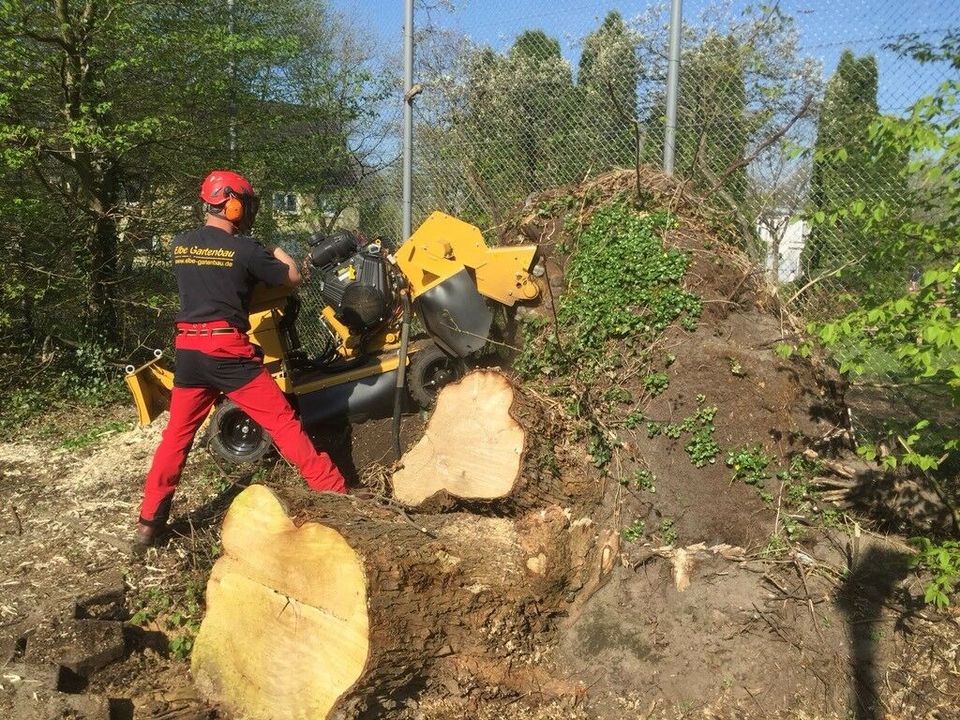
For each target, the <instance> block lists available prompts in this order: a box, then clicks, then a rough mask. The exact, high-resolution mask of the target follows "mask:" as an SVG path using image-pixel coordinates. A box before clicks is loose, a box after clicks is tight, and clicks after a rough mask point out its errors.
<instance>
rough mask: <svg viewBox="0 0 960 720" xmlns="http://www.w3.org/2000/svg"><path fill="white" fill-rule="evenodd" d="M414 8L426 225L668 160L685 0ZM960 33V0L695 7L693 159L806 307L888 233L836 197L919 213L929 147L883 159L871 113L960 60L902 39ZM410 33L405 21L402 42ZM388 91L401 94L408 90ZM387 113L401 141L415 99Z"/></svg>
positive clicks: (379, 196)
mask: <svg viewBox="0 0 960 720" xmlns="http://www.w3.org/2000/svg"><path fill="white" fill-rule="evenodd" d="M393 4H396V5H400V4H401V3H399V1H397V2H396V3H393ZM393 4H391V5H393ZM415 7H416V19H415V65H414V82H415V83H418V84H420V85H421V86H422V88H423V90H422V93H421V94H420V95H419V96H418V97H417V98H416V100H415V104H414V168H413V173H414V176H413V188H414V197H413V202H414V209H413V226H414V228H415V227H416V226H417V224H418V223H419V222H420V221H422V220H423V219H424V218H425V217H426V215H427V214H429V213H430V212H431V211H433V210H436V209H440V210H443V211H445V212H448V213H450V214H453V215H456V216H458V217H461V218H463V219H465V220H468V221H470V222H472V223H475V224H477V225H478V226H479V227H481V229H483V230H484V232H485V233H486V234H487V236H488V237H489V238H493V237H495V236H496V233H497V229H498V228H499V227H500V226H501V225H502V224H503V223H504V222H505V221H506V219H507V217H508V215H509V213H510V212H511V210H512V209H514V208H516V207H517V206H518V205H520V204H522V203H523V202H524V200H525V199H526V198H528V197H529V196H530V195H531V194H534V193H538V192H540V191H543V190H547V189H549V188H553V187H556V186H560V185H564V184H567V183H574V182H580V181H583V180H585V179H588V178H590V177H592V176H596V175H599V174H601V173H603V172H605V171H607V170H610V169H613V168H633V167H635V166H637V165H638V164H649V165H652V166H655V167H660V166H661V163H662V155H663V141H664V124H665V119H664V118H665V114H666V113H665V102H666V101H665V98H666V77H667V64H668V62H667V58H668V36H669V21H670V6H669V3H663V4H660V5H655V6H652V7H651V6H648V5H647V4H645V3H635V2H611V1H609V0H593V1H592V2H577V1H576V0H554V2H551V3H549V4H543V3H531V2H523V1H514V0H485V1H484V2H482V3H481V2H476V1H469V0H468V1H462V2H458V1H453V2H440V3H428V2H417V3H416V6H415ZM348 12H349V11H348ZM378 12H383V13H384V16H385V17H384V19H385V20H386V15H387V14H389V20H390V22H395V21H396V19H397V17H398V16H399V13H398V12H397V8H393V7H391V8H386V7H384V9H383V10H382V11H378ZM374 19H375V20H376V18H374ZM958 32H960V4H957V3H942V2H939V1H938V0H913V1H912V2H909V3H904V2H897V1H896V0H858V1H855V2H849V3H837V2H832V1H830V0H783V1H782V2H772V3H770V4H766V5H763V4H761V5H751V4H748V3H746V2H717V1H712V0H710V1H707V2H691V0H687V2H686V3H685V4H684V15H683V32H682V55H681V70H680V81H679V103H678V108H677V122H676V141H675V154H676V166H675V174H676V175H677V177H678V178H680V179H682V180H684V181H685V182H687V183H688V184H689V186H690V187H691V189H692V190H693V191H694V192H696V193H699V194H700V195H702V196H703V197H704V198H705V200H706V202H707V203H708V204H709V206H710V207H711V209H713V210H717V211H719V212H721V213H723V215H724V216H725V217H727V218H729V220H730V222H731V226H732V227H733V228H735V235H736V240H737V241H738V242H739V244H740V245H741V246H742V247H743V248H744V249H745V250H746V251H747V252H748V253H749V254H750V255H751V256H752V257H753V259H754V260H755V261H756V262H757V263H758V264H760V265H761V266H763V267H764V268H765V269H766V271H767V273H768V276H769V278H770V280H771V281H773V282H774V283H776V284H777V285H779V286H780V294H781V296H782V297H783V299H784V300H785V301H786V302H787V304H788V306H789V307H790V308H791V309H793V310H794V311H796V312H797V313H798V314H800V315H801V316H804V317H806V318H810V319H815V318H818V317H823V316H825V314H827V313H829V312H830V311H835V310H836V308H837V305H836V303H837V298H838V296H840V295H842V294H843V293H851V294H856V292H857V291H858V282H859V281H858V280H857V278H856V275H855V274H854V273H853V272H852V268H855V267H856V266H857V264H858V263H859V262H860V260H861V259H862V258H863V257H864V254H865V253H866V252H867V251H868V250H869V248H870V244H871V242H872V240H871V237H870V234H869V233H867V232H864V230H863V226H862V224H858V223H853V222H849V221H847V220H844V218H843V217H837V216H836V213H835V211H836V209H837V208H840V207H843V206H845V205H849V203H850V202H851V201H854V200H859V201H862V202H863V203H864V205H865V206H866V207H872V206H874V205H876V204H877V203H882V204H883V205H884V206H885V207H886V208H888V209H892V210H893V211H900V212H909V210H910V208H909V207H907V205H908V202H909V200H908V195H909V193H908V189H911V188H908V181H906V180H905V179H904V177H905V173H904V172H903V170H904V165H903V164H904V163H908V162H909V161H910V160H911V159H910V158H892V159H890V158H888V159H885V160H884V162H883V163H878V162H877V161H876V160H875V158H872V157H871V149H870V139H869V137H868V128H869V127H870V125H871V123H872V122H873V121H874V120H876V119H878V118H880V117H883V116H903V115H904V114H905V113H907V112H908V111H909V109H910V107H911V106H912V104H913V103H914V102H916V101H917V100H918V99H919V98H921V97H923V96H925V95H930V94H935V93H936V92H937V87H938V85H939V83H941V82H942V81H943V80H945V79H947V78H948V77H950V74H951V73H956V72H957V71H956V69H955V68H952V67H950V66H949V64H946V63H941V64H936V63H929V64H923V63H919V62H917V61H915V60H914V59H912V58H910V57H908V56H907V55H906V53H905V52H904V48H905V47H909V45H910V44H911V43H915V42H918V41H919V42H931V43H934V44H936V43H939V42H942V41H944V39H945V38H949V37H951V36H952V35H953V36H955V35H956V33H958ZM400 41H401V37H400V35H399V32H398V33H397V34H396V35H394V36H393V37H391V38H389V42H391V43H396V44H395V46H394V47H395V51H396V52H397V53H399V48H400V46H401V43H400ZM388 100H389V102H390V103H394V104H393V107H394V108H399V107H400V106H401V104H402V91H401V90H400V89H395V90H394V92H393V94H392V95H391V97H390V98H389V99H388ZM396 112H397V113H399V110H396ZM386 120H388V123H387V125H389V126H390V128H391V130H390V131H389V132H394V131H395V132H396V135H395V137H396V138H397V140H396V141H395V143H394V144H392V145H391V144H390V143H388V145H389V146H390V147H391V148H392V149H393V150H395V156H396V157H398V156H399V154H400V148H399V144H400V143H399V138H400V136H401V135H400V127H399V123H398V120H399V115H391V116H389V117H388V118H386ZM385 127H386V125H385ZM398 165H399V163H385V164H384V166H385V167H389V168H390V169H389V170H388V171H385V172H380V173H379V174H377V175H376V176H374V178H375V179H374V180H373V181H369V180H368V181H367V184H368V187H369V190H370V192H369V193H368V194H367V195H366V196H365V197H364V199H363V201H362V203H361V212H360V218H359V226H360V228H361V230H363V231H365V232H366V233H367V234H383V235H386V236H388V237H392V238H397V237H398V236H399V231H398V229H399V222H400V209H399V198H400V187H401V182H400V175H399V170H398ZM912 190H914V191H915V190H916V188H912ZM915 273H916V270H915V269H914V268H911V267H910V264H909V259H906V258H905V259H904V260H903V263H902V266H899V267H891V268H890V276H891V281H892V282H893V283H894V284H896V283H902V284H908V283H909V282H910V281H911V275H914V274H915Z"/></svg>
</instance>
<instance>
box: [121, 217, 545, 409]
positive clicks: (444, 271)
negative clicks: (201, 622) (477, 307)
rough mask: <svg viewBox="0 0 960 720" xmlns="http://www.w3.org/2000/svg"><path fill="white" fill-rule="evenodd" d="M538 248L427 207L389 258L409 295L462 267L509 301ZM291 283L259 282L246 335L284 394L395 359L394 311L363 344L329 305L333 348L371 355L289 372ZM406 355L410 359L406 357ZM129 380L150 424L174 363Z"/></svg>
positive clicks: (517, 295) (367, 372)
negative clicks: (286, 318) (284, 328)
mask: <svg viewBox="0 0 960 720" xmlns="http://www.w3.org/2000/svg"><path fill="white" fill-rule="evenodd" d="M536 252H537V248H536V246H533V245H522V246H509V247H497V248H489V247H487V245H486V243H485V242H484V240H483V235H482V234H481V232H480V230H479V229H478V228H476V227H474V226H473V225H470V224H469V223H466V222H463V221H462V220H458V219H457V218H454V217H451V216H449V215H445V214H444V213H441V212H434V213H432V214H431V215H430V216H429V217H428V218H427V219H426V221H424V223H423V224H422V225H421V226H420V227H419V228H418V229H417V231H416V232H414V233H413V235H411V236H410V238H409V239H408V240H407V241H406V242H405V243H403V245H401V247H400V248H399V249H398V250H397V252H396V253H395V255H394V256H393V257H392V258H391V260H392V261H394V262H395V263H396V265H397V267H398V268H399V269H400V271H401V272H402V273H403V275H404V277H405V278H406V279H407V282H408V287H407V288H404V289H403V290H402V292H409V293H410V299H411V301H413V300H416V299H417V298H418V297H420V296H421V295H423V294H424V293H426V292H428V291H429V290H431V289H433V288H435V287H437V286H438V285H440V284H441V283H443V282H444V281H446V280H448V279H450V278H451V277H453V276H454V275H456V274H458V273H461V272H462V271H463V270H464V269H466V270H467V271H468V272H469V273H470V276H471V277H472V278H473V281H474V284H475V286H476V289H477V291H478V292H479V293H480V294H481V295H483V296H485V297H487V298H490V299H492V300H495V301H497V302H499V303H501V304H502V305H506V306H508V307H510V306H513V305H514V304H515V303H516V302H518V301H529V300H534V299H535V298H536V297H537V296H538V294H539V287H538V286H537V284H536V283H535V282H534V280H533V279H532V278H531V277H530V273H529V269H530V267H531V265H532V263H533V261H534V257H535V255H536ZM291 292H293V290H292V288H289V287H279V288H266V287H265V286H262V285H261V286H258V287H257V289H256V291H255V293H254V296H253V298H252V299H251V304H250V332H249V336H250V341H251V342H253V343H254V344H256V345H259V346H260V348H261V350H262V351H263V361H264V364H265V365H266V366H267V367H270V368H274V370H273V372H272V374H273V377H274V379H275V380H276V381H277V384H278V385H279V386H280V389H281V390H282V391H283V392H284V393H287V394H290V395H298V396H302V395H307V394H310V393H314V392H318V391H322V390H325V389H328V388H331V387H334V386H336V385H340V384H341V383H347V382H352V381H356V380H362V379H364V378H366V377H370V376H375V375H380V374H383V373H388V372H392V371H394V370H396V369H397V368H398V367H399V365H400V358H399V353H398V352H397V350H398V348H399V340H400V332H399V326H398V319H395V320H394V321H393V322H391V323H389V324H388V325H387V327H386V328H385V329H384V330H383V331H381V333H380V334H378V335H376V336H375V337H373V338H369V339H368V340H367V341H366V342H364V343H363V347H361V339H360V338H359V337H357V336H354V335H352V334H351V332H350V330H349V328H347V327H346V326H345V325H343V324H342V323H341V322H340V321H339V320H337V318H336V317H335V313H334V310H333V309H332V308H331V307H329V306H327V307H325V308H323V310H322V311H321V315H322V317H323V320H324V322H325V323H326V324H327V326H328V327H329V328H330V329H331V330H332V331H333V333H334V334H335V335H336V336H337V338H338V339H339V344H338V348H337V352H338V354H339V355H340V356H341V357H342V358H344V359H355V358H359V357H360V356H363V355H369V356H370V360H369V362H364V363H363V364H361V365H358V366H356V367H353V368H351V369H349V370H345V371H343V372H338V373H327V374H322V373H321V374H319V375H317V374H314V373H309V374H308V375H306V376H304V377H300V378H294V377H293V376H292V375H291V372H290V368H289V367H288V365H287V351H288V348H286V347H284V342H283V333H282V332H281V331H280V323H281V322H282V320H283V314H284V311H283V308H284V307H285V305H286V300H287V296H288V295H290V293H291ZM430 342H431V341H430V340H429V339H425V340H417V341H414V342H411V343H410V346H409V348H408V351H407V352H408V358H409V356H410V355H413V354H414V353H416V352H418V351H419V350H421V349H423V348H424V347H426V346H427V345H429V344H430ZM408 363H409V359H408ZM126 383H127V387H128V388H129V389H130V393H131V394H132V395H133V399H134V403H135V405H136V407H137V414H138V416H139V422H140V425H148V424H149V423H150V422H152V421H153V420H154V419H155V418H156V417H157V416H158V415H159V414H160V413H161V412H163V411H164V410H166V409H167V408H168V407H169V403H170V391H171V389H172V388H173V371H172V369H171V368H170V367H169V366H168V365H167V364H166V363H165V362H164V360H163V359H162V357H161V353H160V351H157V357H155V358H154V359H153V360H151V361H150V362H148V363H146V364H145V365H142V366H141V367H139V368H133V367H132V366H131V367H128V368H127V376H126Z"/></svg>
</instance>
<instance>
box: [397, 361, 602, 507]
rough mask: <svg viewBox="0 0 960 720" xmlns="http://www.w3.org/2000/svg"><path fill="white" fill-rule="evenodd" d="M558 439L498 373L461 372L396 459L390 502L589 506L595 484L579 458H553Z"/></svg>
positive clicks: (535, 406)
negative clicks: (398, 464)
mask: <svg viewBox="0 0 960 720" xmlns="http://www.w3.org/2000/svg"><path fill="white" fill-rule="evenodd" d="M561 433H562V427H561V425H560V423H559V422H558V421H556V420H555V419H554V418H553V417H552V415H551V412H550V408H549V407H548V406H546V405H545V404H544V403H543V402H541V401H539V400H538V399H536V398H534V397H532V396H529V395H523V394H521V393H520V392H518V391H517V390H515V389H514V387H513V386H512V384H511V383H510V380H509V379H508V378H507V377H506V376H505V375H503V374H502V373H500V372H497V371H495V370H478V371H475V372H471V373H468V374H467V375H466V376H464V378H463V379H462V380H460V381H459V382H457V383H454V384H452V385H447V386H446V387H444V388H443V390H441V392H440V394H439V396H438V397H437V402H436V405H435V408H434V411H433V414H432V415H431V416H430V420H429V422H428V423H427V427H426V430H425V431H424V435H423V437H422V438H421V439H420V441H419V442H418V443H417V444H416V445H415V446H414V447H413V448H411V449H410V450H409V451H408V452H407V453H406V454H404V456H403V458H401V463H402V468H401V469H400V470H398V471H397V472H395V473H394V474H393V477H392V478H391V483H392V485H393V496H394V499H396V500H397V501H398V502H401V503H403V504H404V505H406V506H408V507H411V508H416V509H417V510H418V511H420V512H440V511H444V510H450V509H452V508H454V507H461V508H469V509H471V510H474V511H483V510H486V509H490V508H491V507H493V506H496V507H497V508H498V509H500V510H510V511H512V512H517V511H522V510H527V509H531V508H535V507H542V506H544V505H549V504H556V505H561V506H563V507H578V508H579V507H583V506H584V504H587V505H591V506H592V505H593V504H595V503H596V502H597V501H598V500H599V492H600V483H599V480H598V479H597V476H596V473H595V472H593V471H592V469H591V468H590V467H589V465H588V464H587V462H586V458H585V457H584V456H582V455H581V456H578V457H565V458H558V454H559V453H562V450H561V449H560V447H559V446H561V443H560V442H559V438H560V435H561ZM561 464H563V465H564V466H571V465H572V466H573V467H575V468H576V471H575V472H572V473H566V474H564V473H562V472H560V465H561Z"/></svg>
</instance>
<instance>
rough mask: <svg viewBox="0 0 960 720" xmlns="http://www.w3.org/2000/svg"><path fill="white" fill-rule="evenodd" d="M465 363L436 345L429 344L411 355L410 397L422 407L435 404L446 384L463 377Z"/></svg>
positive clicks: (408, 379) (409, 371)
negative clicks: (438, 394)
mask: <svg viewBox="0 0 960 720" xmlns="http://www.w3.org/2000/svg"><path fill="white" fill-rule="evenodd" d="M463 371H464V365H463V361H462V360H460V359H459V358H455V357H451V356H450V355H447V354H446V353H445V352H444V351H443V350H441V349H440V348H439V347H437V346H436V345H429V346H427V347H425V348H423V350H419V351H417V352H415V353H413V354H412V355H411V356H410V367H408V368H407V387H408V388H409V389H410V397H412V398H413V400H414V402H416V403H417V404H418V405H419V406H420V407H422V408H428V407H430V406H431V405H433V403H434V401H435V400H436V399H437V393H438V392H440V388H442V387H443V386H444V385H446V384H448V383H451V382H454V381H456V380H459V379H460V378H462V377H463Z"/></svg>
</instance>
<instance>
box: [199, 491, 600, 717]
mask: <svg viewBox="0 0 960 720" xmlns="http://www.w3.org/2000/svg"><path fill="white" fill-rule="evenodd" d="M303 497H304V496H303V495H297V496H293V495H291V496H286V503H287V504H288V506H289V507H295V506H299V507H300V509H299V510H298V511H297V512H296V514H295V519H296V522H294V520H293V519H291V517H290V516H289V515H288V514H287V512H286V510H285V508H284V505H283V504H282V502H281V500H280V499H279V498H278V497H277V496H276V495H275V494H274V493H273V492H272V491H270V490H268V489H267V488H265V487H263V486H258V485H254V486H251V487H249V488H247V489H246V490H244V491H243V492H242V493H241V494H240V495H239V496H238V497H237V499H236V500H235V501H234V503H233V505H232V506H231V508H230V510H229V512H228V514H227V517H226V519H225V520H224V526H223V550H224V554H223V556H222V557H221V558H220V559H219V560H218V561H217V563H216V565H215V566H214V568H213V571H212V573H211V576H210V581H209V583H208V585H207V611H206V615H205V617H204V620H203V624H202V625H201V628H200V632H199V634H198V636H197V639H196V643H195V646H194V650H193V659H192V673H193V676H194V678H195V680H196V683H197V686H198V688H199V689H200V690H201V692H202V693H203V694H204V695H205V696H206V697H207V698H208V699H209V700H211V701H213V702H216V703H219V704H221V705H222V706H223V707H224V708H226V709H227V710H228V712H230V713H231V715H234V716H236V717H240V718H248V719H250V720H261V719H262V720H268V719H269V720H286V719H287V718H309V719H311V720H314V719H326V718H355V717H377V716H378V715H379V714H380V713H382V711H383V710H384V709H389V708H391V707H394V706H395V705H396V703H397V702H398V701H400V700H402V699H404V698H405V697H410V696H412V695H414V694H416V692H418V691H419V690H420V689H421V688H423V687H426V686H431V687H432V686H434V685H436V686H440V685H442V686H443V687H447V688H448V689H449V688H451V687H452V688H460V689H461V690H463V689H464V688H473V689H474V690H475V691H476V690H478V689H480V688H487V689H488V690H489V691H490V692H499V693H501V694H509V693H511V692H512V693H516V694H522V693H523V692H528V691H533V692H536V691H538V689H539V690H541V691H545V692H546V693H547V694H548V695H549V694H552V695H554V696H557V695H565V694H577V693H578V692H579V689H578V688H577V687H576V686H571V685H568V684H565V683H562V682H560V683H558V682H555V681H552V680H551V679H550V678H548V677H546V676H544V675H543V674H542V673H540V671H538V670H535V669H532V668H531V667H530V662H531V661H533V660H536V659H537V657H538V653H539V648H540V647H541V643H542V642H543V641H544V640H545V639H547V637H548V635H549V632H550V631H551V629H552V627H553V624H554V620H555V618H556V617H557V615H559V614H562V613H563V612H564V611H565V610H566V609H567V608H568V607H570V603H572V602H573V600H574V599H575V597H576V592H577V590H579V589H581V588H583V587H584V586H585V585H590V584H591V583H594V584H595V583H596V582H598V581H599V579H600V578H602V577H603V576H604V575H605V573H606V572H608V571H609V569H610V566H611V564H612V563H611V558H612V557H615V556H616V550H617V546H616V542H617V538H616V535H613V536H603V537H602V539H601V540H602V541H601V542H599V543H598V541H597V537H596V530H595V528H594V526H593V524H592V522H591V521H589V520H588V519H585V518H581V519H573V520H572V519H571V518H570V515H569V513H568V512H565V511H564V510H562V509H561V508H559V507H556V506H550V507H546V508H544V509H542V510H537V511H534V512H531V513H528V514H527V515H524V516H523V517H521V518H519V519H517V520H512V519H507V518H479V517H474V516H470V515H460V514H458V515H442V516H418V517H417V519H416V521H415V523H414V522H413V521H411V520H410V518H409V517H408V516H406V515H405V514H403V513H401V514H396V513H395V512H393V511H390V510H388V509H386V508H382V507H378V506H373V505H370V504H365V503H360V502H359V501H357V500H355V499H353V498H349V497H343V496H332V495H328V494H313V495H311V496H310V499H309V503H308V504H307V505H304V502H303ZM515 663H516V664H517V665H518V666H522V667H523V669H521V670H518V671H516V672H514V671H513V670H512V668H513V667H514V664H515ZM492 686H496V688H497V690H496V691H495V690H493V689H492ZM454 691H455V690H451V692H454ZM464 692H465V690H464Z"/></svg>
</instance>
